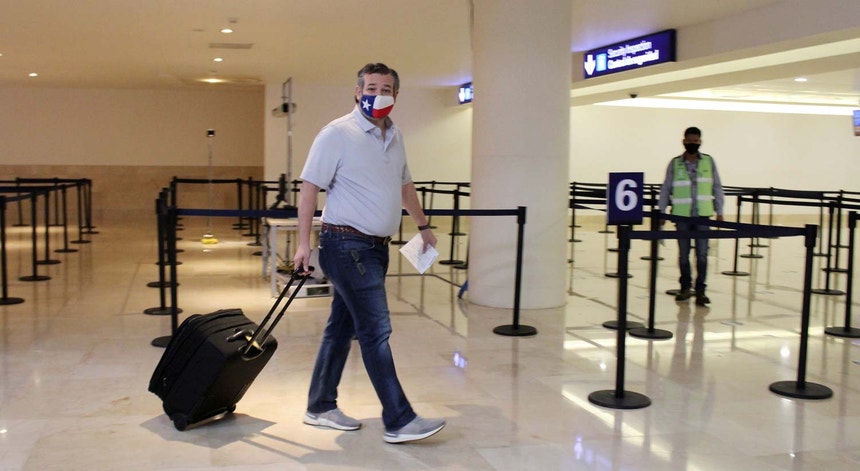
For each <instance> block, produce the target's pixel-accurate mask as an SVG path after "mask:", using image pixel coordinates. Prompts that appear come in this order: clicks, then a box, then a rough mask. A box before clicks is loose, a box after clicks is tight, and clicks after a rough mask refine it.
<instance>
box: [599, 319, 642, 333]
mask: <svg viewBox="0 0 860 471" xmlns="http://www.w3.org/2000/svg"><path fill="white" fill-rule="evenodd" d="M603 327H606V328H607V329H612V330H618V321H606V322H604V323H603ZM642 328H645V324H643V323H641V322H636V321H627V331H628V332H629V331H630V329H642Z"/></svg>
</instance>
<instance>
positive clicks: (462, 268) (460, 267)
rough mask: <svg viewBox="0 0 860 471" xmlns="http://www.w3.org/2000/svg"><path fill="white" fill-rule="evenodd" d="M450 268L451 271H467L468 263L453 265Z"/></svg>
mask: <svg viewBox="0 0 860 471" xmlns="http://www.w3.org/2000/svg"><path fill="white" fill-rule="evenodd" d="M451 268H453V269H455V270H468V269H469V264H468V263H464V264H462V265H454V266H452V267H451Z"/></svg>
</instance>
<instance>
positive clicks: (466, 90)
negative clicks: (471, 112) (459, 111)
mask: <svg viewBox="0 0 860 471" xmlns="http://www.w3.org/2000/svg"><path fill="white" fill-rule="evenodd" d="M474 94H475V91H474V89H473V88H472V82H469V83H464V84H463V85H460V91H459V92H457V100H458V101H459V102H460V104H461V105H464V104H466V103H471V102H472V97H473V96H474Z"/></svg>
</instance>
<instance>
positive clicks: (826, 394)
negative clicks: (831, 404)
mask: <svg viewBox="0 0 860 471" xmlns="http://www.w3.org/2000/svg"><path fill="white" fill-rule="evenodd" d="M770 390H771V392H774V393H777V394H779V395H780V396H787V397H794V398H797V399H829V398H831V397H833V390H832V389H830V388H828V387H827V386H824V385H822V384H816V383H809V382H807V383H805V384H804V385H803V386H802V387H801V385H800V383H799V382H797V381H777V382H776V383H773V384H771V385H770Z"/></svg>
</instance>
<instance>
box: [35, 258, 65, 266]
mask: <svg viewBox="0 0 860 471" xmlns="http://www.w3.org/2000/svg"><path fill="white" fill-rule="evenodd" d="M59 263H62V262H61V261H60V260H56V259H53V258H48V259H45V260H36V265H57V264H59Z"/></svg>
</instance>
